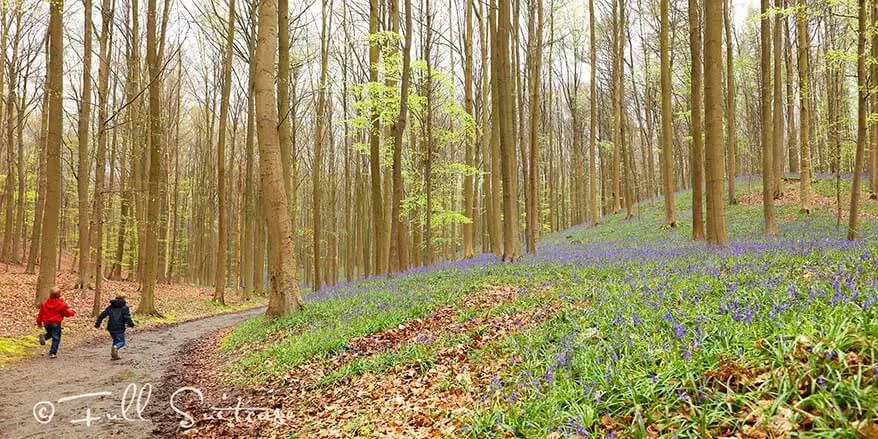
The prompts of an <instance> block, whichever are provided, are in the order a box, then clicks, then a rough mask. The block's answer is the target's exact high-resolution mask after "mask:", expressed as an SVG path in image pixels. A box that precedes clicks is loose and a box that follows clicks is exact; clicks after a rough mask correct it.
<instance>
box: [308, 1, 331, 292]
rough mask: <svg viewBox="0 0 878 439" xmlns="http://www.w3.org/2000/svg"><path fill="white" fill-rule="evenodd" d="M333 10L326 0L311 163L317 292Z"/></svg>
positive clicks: (319, 267) (316, 288)
mask: <svg viewBox="0 0 878 439" xmlns="http://www.w3.org/2000/svg"><path fill="white" fill-rule="evenodd" d="M327 7H328V9H329V10H331V9H332V2H331V1H330V2H329V3H328V4H327V2H325V1H324V2H323V14H322V17H323V26H322V31H321V37H320V84H319V85H318V87H320V88H319V90H318V91H317V109H316V110H317V115H316V119H317V123H316V124H315V132H314V163H313V164H312V165H311V190H312V194H311V195H312V198H311V203H312V205H311V211H312V212H311V213H312V215H313V217H312V224H311V226H312V231H313V232H312V234H311V235H312V239H313V252H314V260H313V264H314V291H320V289H321V288H322V287H323V285H322V282H323V278H322V276H321V274H320V270H321V265H322V264H321V263H320V257H321V253H322V252H321V248H320V246H321V234H322V231H323V225H322V218H321V212H320V209H321V207H320V206H321V204H322V202H321V200H320V194H321V192H323V190H322V186H321V184H322V183H321V175H320V174H321V172H322V168H323V142H325V141H326V128H325V126H324V123H325V120H326V87H327V83H326V76H327V73H328V68H329V27H330V26H332V17H331V15H330V14H329V13H328V12H327Z"/></svg>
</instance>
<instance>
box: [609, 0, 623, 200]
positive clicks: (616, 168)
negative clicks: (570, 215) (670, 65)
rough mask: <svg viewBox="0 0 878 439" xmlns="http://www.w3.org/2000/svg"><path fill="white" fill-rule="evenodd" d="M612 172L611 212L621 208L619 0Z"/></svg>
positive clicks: (615, 21)
mask: <svg viewBox="0 0 878 439" xmlns="http://www.w3.org/2000/svg"><path fill="white" fill-rule="evenodd" d="M613 16H614V17H613V84H612V90H613V134H612V136H611V138H612V141H613V172H612V174H610V180H611V184H612V187H613V191H612V195H613V213H618V212H619V211H620V210H622V176H621V166H622V164H621V155H622V143H623V140H622V130H623V129H622V94H623V91H622V86H623V81H622V77H623V76H624V72H623V71H622V69H623V66H624V63H623V61H622V60H623V58H624V56H623V55H622V53H624V52H623V49H622V48H623V47H624V45H623V43H622V35H623V32H622V26H623V25H622V21H623V17H624V16H625V11H624V5H623V4H622V2H621V0H616V1H614V2H613Z"/></svg>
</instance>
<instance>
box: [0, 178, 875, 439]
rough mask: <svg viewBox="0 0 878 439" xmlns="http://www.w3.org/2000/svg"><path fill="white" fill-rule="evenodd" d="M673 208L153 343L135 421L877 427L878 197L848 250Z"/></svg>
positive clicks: (294, 426) (752, 429)
mask: <svg viewBox="0 0 878 439" xmlns="http://www.w3.org/2000/svg"><path fill="white" fill-rule="evenodd" d="M846 185H847V187H846V188H845V187H843V188H842V190H843V191H847V190H849V185H850V182H847V183H846ZM814 188H815V191H816V192H817V193H819V194H820V195H821V196H823V197H824V198H831V196H832V193H833V192H832V191H833V190H834V183H833V182H831V181H826V180H820V181H817V182H815V184H814ZM760 190H761V188H760V187H758V184H754V183H753V181H752V180H751V181H747V182H742V184H740V185H739V192H738V195H739V198H745V197H748V196H754V195H753V194H758V193H760V192H759V191H760ZM791 190H792V189H791ZM676 201H677V213H678V218H677V219H678V227H677V228H675V229H668V228H665V227H662V226H661V225H662V214H661V212H662V203H661V200H657V201H655V203H654V205H653V206H650V205H649V203H644V204H642V205H639V206H637V209H636V211H635V217H634V218H632V219H629V220H624V219H623V215H624V213H622V214H618V215H611V216H607V217H605V218H604V219H603V222H602V224H601V226H599V227H584V226H578V227H574V228H571V229H569V230H565V231H562V232H558V233H554V234H550V235H546V236H544V237H543V239H542V241H541V243H540V247H539V249H538V250H539V251H538V253H537V254H536V255H529V256H526V257H525V258H523V259H522V260H520V261H518V262H516V263H513V264H503V263H499V261H497V259H496V258H495V257H493V256H491V255H480V256H477V257H475V258H472V259H469V260H464V261H457V262H451V263H445V264H439V265H435V266H432V267H426V268H418V269H413V270H411V271H409V272H407V273H403V274H400V275H398V276H394V277H393V278H389V279H388V278H383V277H380V278H372V279H367V280H364V281H357V282H350V283H347V284H343V285H338V286H335V287H332V288H324V289H323V290H321V291H319V292H316V293H312V294H309V295H308V296H307V297H306V308H305V309H304V310H303V311H302V312H299V313H296V314H293V315H290V316H287V317H284V318H281V319H277V320H275V321H272V322H266V321H265V319H264V318H263V317H262V316H259V315H257V316H254V317H252V318H250V319H247V320H244V321H242V322H240V323H239V324H237V325H236V326H235V327H234V328H228V327H227V325H226V323H232V322H223V324H218V325H215V327H214V328H213V329H212V330H208V329H206V328H205V329H204V330H201V329H199V330H195V331H189V330H183V331H180V332H183V333H186V334H188V336H196V337H198V338H197V339H198V342H197V343H185V342H174V343H172V345H169V346H167V347H166V349H163V350H162V351H161V352H160V353H158V355H161V356H162V357H163V358H162V359H161V361H162V363H161V364H162V365H163V366H162V367H165V366H167V367H168V368H167V370H166V372H165V373H163V374H162V373H160V372H159V373H158V375H151V376H150V377H149V379H153V378H154V377H160V376H161V375H164V377H163V379H161V380H159V381H151V382H153V383H155V384H156V389H155V391H154V392H153V394H152V398H153V399H154V401H155V403H151V404H149V407H147V408H145V409H144V410H143V416H144V417H145V418H147V419H150V420H151V423H150V424H149V425H150V427H151V428H154V430H153V431H152V434H153V435H154V436H162V437H175V436H179V435H185V436H189V437H291V438H296V437H472V438H483V437H497V436H500V437H511V436H516V437H550V438H558V437H585V436H588V435H593V434H598V435H600V436H605V435H609V436H610V437H644V438H652V437H670V436H675V437H683V438H686V437H692V438H695V437H706V436H707V437H737V438H755V439H765V438H769V437H771V438H773V437H785V436H789V435H796V434H822V435H825V436H845V437H856V436H861V437H867V438H873V437H878V221H876V220H875V219H874V218H876V216H874V215H875V214H878V201H875V200H865V201H864V202H863V211H864V219H863V221H862V223H861V236H862V239H861V240H860V241H858V242H853V243H852V242H848V241H846V240H844V235H845V232H846V231H845V228H844V226H842V227H841V228H836V220H835V218H834V216H833V213H834V211H833V210H832V208H833V206H831V205H825V204H821V203H817V204H816V205H815V206H814V211H813V212H812V214H810V215H808V214H804V213H800V212H798V208H797V206H795V205H793V204H790V203H786V204H781V205H779V206H778V219H779V233H778V235H777V236H775V237H764V236H762V233H761V230H762V226H763V225H762V218H761V205H752V204H750V203H746V202H742V203H740V204H738V205H735V206H730V207H729V208H728V212H727V213H728V218H729V234H730V237H731V240H732V244H731V247H730V248H728V249H722V250H717V249H711V248H707V247H706V246H705V245H704V243H702V242H693V241H692V240H691V239H690V233H691V218H692V214H691V196H690V194H689V193H688V192H683V193H678V194H677V198H676ZM845 202H846V201H845V200H844V199H843V200H842V205H844V203H845ZM202 322H209V320H204V321H202ZM187 325H190V324H186V325H183V326H181V327H180V328H181V329H182V328H186V327H187ZM158 331H165V330H164V329H161V330H157V332H156V333H158ZM199 334H202V335H199ZM182 337H183V336H181V338H182ZM77 355H80V351H77ZM82 355H85V352H84V351H83V352H82ZM94 355H104V356H105V355H106V352H101V351H100V349H98V351H95V354H94ZM86 357H87V355H86ZM83 358H85V357H83ZM60 359H61V358H60V357H59V360H60ZM34 361H48V360H42V359H38V360H34ZM56 361H58V360H56ZM90 370H91V368H90V367H89V368H86V369H85V370H84V371H80V372H82V373H88V372H89V371H90ZM19 373H21V374H24V372H19ZM23 376H24V375H21V376H20V377H19V379H23V378H21V377H23ZM2 379H5V377H4V378H2ZM55 379H56V380H57V379H58V377H56V378H55ZM120 379H121V380H122V381H123V382H128V383H143V382H145V381H144V380H143V379H141V378H140V377H138V376H131V377H129V376H124V377H122V378H120ZM88 382H89V383H91V381H88ZM7 383H12V384H10V385H11V386H12V387H13V388H17V389H19V392H24V391H22V390H20V388H21V384H20V381H19V383H18V384H15V383H14V382H12V381H7ZM135 385H136V384H135ZM16 386H17V387H16ZM107 386H109V384H108V385H107ZM118 386H121V384H119V385H118ZM65 388H68V387H65ZM69 388H70V389H71V390H72V387H69ZM88 389H91V388H90V387H84V386H82V385H79V386H76V390H77V391H88ZM95 389H97V390H104V388H103V387H101V386H98V387H96V388H95ZM118 389H119V387H117V388H116V392H117V393H118ZM178 389H184V390H183V391H181V392H177V390H178ZM0 392H4V388H3V387H2V386H0ZM58 393H63V392H54V391H52V392H49V393H48V397H57V396H59V395H56V394H58ZM21 395H22V393H19V397H18V399H17V400H18V401H19V402H21V405H22V406H24V407H23V408H22V410H24V411H27V412H28V413H27V415H28V416H29V415H30V413H29V411H30V410H31V407H30V406H29V404H32V403H33V402H32V401H31V400H36V396H35V397H33V398H31V397H23V396H21ZM123 400H124V398H123ZM12 401H16V399H12ZM171 401H173V402H174V405H173V407H172V406H171V404H170V402H171ZM132 404H133V403H132ZM123 405H124V403H123ZM59 407H60V405H59ZM122 410H123V411H124V409H122ZM20 411H21V410H20ZM63 416H69V414H68V413H65V414H64V415H63ZM59 417H60V416H59ZM0 420H2V417H0ZM58 421H60V422H64V421H65V420H64V419H58ZM28 422H30V424H28V425H27V426H22V427H21V428H26V429H27V431H31V432H40V431H42V430H39V429H38V427H41V426H40V425H39V424H37V423H36V422H35V421H34V420H33V418H32V417H30V418H28ZM3 425H6V424H5V423H4V424H3ZM13 425H15V424H13ZM110 425H116V426H119V427H120V428H125V426H126V425H128V424H127V423H124V422H123V421H117V422H114V423H112V424H110ZM92 428H94V427H92ZM47 431H48V430H47ZM94 431H98V430H94ZM144 431H145V430H144ZM87 433H88V434H90V433H91V430H87Z"/></svg>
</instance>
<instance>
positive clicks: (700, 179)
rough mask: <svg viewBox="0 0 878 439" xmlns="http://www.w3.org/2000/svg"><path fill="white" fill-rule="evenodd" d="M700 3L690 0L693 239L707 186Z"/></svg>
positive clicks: (700, 228) (699, 235) (700, 225)
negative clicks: (704, 153)
mask: <svg viewBox="0 0 878 439" xmlns="http://www.w3.org/2000/svg"><path fill="white" fill-rule="evenodd" d="M701 32H702V30H701V3H700V2H699V0H689V50H690V53H691V54H692V66H691V68H692V72H691V75H690V78H691V82H690V85H689V86H690V88H691V90H690V97H689V101H690V105H691V109H692V119H691V124H690V126H689V132H690V135H691V136H692V146H691V148H692V149H691V152H690V157H691V159H690V163H691V166H692V172H691V173H690V175H691V177H692V239H694V240H696V241H698V240H701V239H704V208H703V206H702V197H703V196H704V194H703V192H702V190H703V187H704V164H703V163H702V158H701V157H702V151H703V150H704V139H703V138H702V137H701V135H702V133H703V131H702V127H701V105H702V103H703V102H704V100H703V98H702V95H701V87H702V85H701V75H702V72H701V69H702V60H701Z"/></svg>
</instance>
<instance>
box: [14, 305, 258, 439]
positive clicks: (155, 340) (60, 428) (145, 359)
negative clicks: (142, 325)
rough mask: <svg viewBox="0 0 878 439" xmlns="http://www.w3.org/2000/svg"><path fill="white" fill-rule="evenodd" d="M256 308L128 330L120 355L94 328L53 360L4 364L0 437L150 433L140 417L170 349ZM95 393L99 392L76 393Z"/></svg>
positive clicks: (170, 354) (167, 361)
mask: <svg viewBox="0 0 878 439" xmlns="http://www.w3.org/2000/svg"><path fill="white" fill-rule="evenodd" d="M262 312H263V309H262V308H257V309H252V310H248V311H243V312H237V313H230V314H223V315H219V316H213V317H207V318H204V319H199V320H194V321H190V322H186V323H181V324H177V325H171V326H163V327H153V328H150V329H138V330H133V331H129V333H128V334H127V342H128V346H127V347H125V348H123V349H122V350H121V351H120V355H121V357H122V358H121V359H120V360H119V361H111V359H110V352H109V350H110V342H109V337H108V336H107V335H106V331H101V332H102V333H103V334H102V335H103V339H102V340H99V341H98V340H93V341H91V342H87V343H82V344H80V345H78V346H68V345H65V344H64V343H62V346H61V350H60V351H59V352H58V358H56V359H49V358H48V357H45V356H44V357H37V358H32V359H29V360H25V361H22V362H20V363H17V364H15V365H14V366H12V367H9V368H6V369H3V370H2V372H0V438H15V439H19V438H30V437H34V438H50V437H53V438H60V437H68V438H91V437H93V438H106V437H124V438H148V437H154V434H153V429H154V428H155V427H154V425H153V424H152V423H151V422H150V418H149V417H148V416H146V415H145V412H146V410H149V409H151V405H155V404H158V398H156V397H155V396H153V395H152V393H153V391H152V390H151V389H152V387H151V386H156V387H157V384H159V383H161V382H162V381H163V380H164V379H166V376H167V373H168V371H169V369H170V368H171V366H172V365H173V363H174V361H175V360H176V358H175V356H174V353H175V352H178V351H181V350H182V349H184V348H186V347H187V346H188V345H192V344H198V343H202V341H203V340H207V339H208V338H209V335H210V334H211V333H213V332H215V331H216V330H217V329H218V328H225V327H229V326H232V325H234V324H235V323H237V322H240V321H242V320H244V319H247V318H249V317H253V316H254V315H256V314H260V313H262ZM97 392H106V393H105V394H102V395H91V396H83V395H87V394H90V393H97ZM77 396H82V397H81V398H75V397H77ZM64 398H67V400H65V399H64ZM71 398H73V399H71ZM88 417H91V418H94V419H92V420H90V421H89V420H87V418H88ZM38 419H39V420H40V421H41V422H40V421H38ZM109 419H116V421H115V422H111V421H110V420H109ZM125 419H127V420H125Z"/></svg>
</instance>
